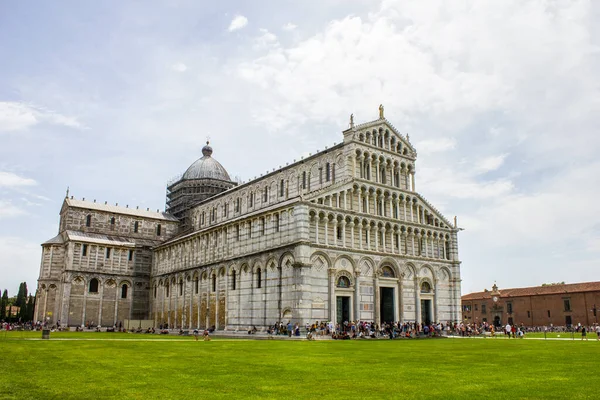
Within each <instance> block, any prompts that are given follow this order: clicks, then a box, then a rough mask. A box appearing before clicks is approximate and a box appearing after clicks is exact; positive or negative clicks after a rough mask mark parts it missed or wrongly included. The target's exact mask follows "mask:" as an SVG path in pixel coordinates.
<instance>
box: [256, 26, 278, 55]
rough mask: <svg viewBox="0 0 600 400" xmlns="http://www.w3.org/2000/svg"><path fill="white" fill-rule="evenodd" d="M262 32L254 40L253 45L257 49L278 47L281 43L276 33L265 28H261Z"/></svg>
mask: <svg viewBox="0 0 600 400" xmlns="http://www.w3.org/2000/svg"><path fill="white" fill-rule="evenodd" d="M260 33H261V35H260V36H258V37H257V38H256V39H255V40H254V46H253V47H254V49H255V50H262V49H265V48H269V47H277V46H278V45H279V42H278V41H277V36H276V35H275V34H273V33H271V32H269V31H268V30H267V29H263V28H261V29H260Z"/></svg>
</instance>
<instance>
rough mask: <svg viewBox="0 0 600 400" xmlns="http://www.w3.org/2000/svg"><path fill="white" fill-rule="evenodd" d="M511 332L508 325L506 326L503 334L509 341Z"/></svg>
mask: <svg viewBox="0 0 600 400" xmlns="http://www.w3.org/2000/svg"><path fill="white" fill-rule="evenodd" d="M511 332H512V329H511V326H510V324H506V326H505V327H504V333H505V334H506V335H507V336H508V338H509V339H510V334H511Z"/></svg>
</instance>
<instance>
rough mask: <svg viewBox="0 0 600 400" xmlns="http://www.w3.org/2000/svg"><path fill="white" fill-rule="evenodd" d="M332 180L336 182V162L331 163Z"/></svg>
mask: <svg viewBox="0 0 600 400" xmlns="http://www.w3.org/2000/svg"><path fill="white" fill-rule="evenodd" d="M331 181H332V182H335V164H332V165H331Z"/></svg>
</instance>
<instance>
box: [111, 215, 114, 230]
mask: <svg viewBox="0 0 600 400" xmlns="http://www.w3.org/2000/svg"><path fill="white" fill-rule="evenodd" d="M114 229H115V217H111V219H110V230H114Z"/></svg>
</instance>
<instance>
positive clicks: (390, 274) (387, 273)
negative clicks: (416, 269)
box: [381, 265, 396, 278]
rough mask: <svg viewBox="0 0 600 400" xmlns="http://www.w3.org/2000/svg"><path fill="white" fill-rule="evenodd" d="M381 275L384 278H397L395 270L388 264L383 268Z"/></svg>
mask: <svg viewBox="0 0 600 400" xmlns="http://www.w3.org/2000/svg"><path fill="white" fill-rule="evenodd" d="M381 276H383V277H384V278H395V277H396V274H394V270H393V269H392V268H390V267H388V266H387V265H386V266H385V267H383V268H381Z"/></svg>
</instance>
